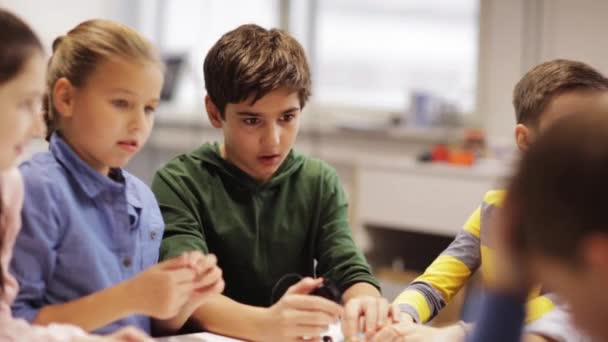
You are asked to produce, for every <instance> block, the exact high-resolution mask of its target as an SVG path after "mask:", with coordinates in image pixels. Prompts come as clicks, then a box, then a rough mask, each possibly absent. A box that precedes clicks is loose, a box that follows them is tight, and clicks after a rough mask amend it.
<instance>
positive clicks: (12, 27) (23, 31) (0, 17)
mask: <svg viewBox="0 0 608 342" xmlns="http://www.w3.org/2000/svg"><path fill="white" fill-rule="evenodd" d="M0 51H1V52H0V84H3V83H5V82H8V81H10V80H11V79H13V78H14V77H16V76H17V75H18V74H19V72H21V70H22V69H23V66H24V65H25V63H26V62H27V61H28V59H29V58H30V57H31V56H32V55H33V54H34V53H42V52H43V49H42V44H41V43H40V40H39V39H38V37H37V36H36V34H35V33H34V31H33V30H32V29H31V28H30V27H29V26H28V25H27V24H26V23H25V22H24V21H23V20H21V19H19V18H18V17H17V16H15V15H14V14H12V13H10V12H8V11H6V10H4V9H1V8H0ZM1 190H2V189H0V195H1V194H2V191H1ZM2 206H3V203H2V198H1V196H0V217H1V215H2ZM0 224H2V222H1V221H0ZM4 234H5V231H4V229H3V228H2V227H1V226H0V251H2V249H3V248H4ZM0 295H4V269H3V267H2V263H0ZM0 298H1V297H0Z"/></svg>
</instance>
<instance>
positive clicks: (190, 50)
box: [140, 0, 279, 108]
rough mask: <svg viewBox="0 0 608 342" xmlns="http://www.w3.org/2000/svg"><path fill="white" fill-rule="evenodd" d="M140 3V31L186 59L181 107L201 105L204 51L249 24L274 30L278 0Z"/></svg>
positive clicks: (180, 87) (179, 98)
mask: <svg viewBox="0 0 608 342" xmlns="http://www.w3.org/2000/svg"><path fill="white" fill-rule="evenodd" d="M142 3H143V4H142V11H143V12H144V13H143V14H142V21H141V26H143V27H141V28H140V29H141V30H142V31H143V32H144V33H148V34H149V35H150V36H153V37H156V42H157V44H158V45H159V46H160V48H161V50H162V51H163V53H165V54H170V55H175V54H178V55H182V56H184V57H186V70H183V71H184V72H182V73H181V75H180V76H181V77H180V82H179V84H178V91H177V92H176V94H177V98H176V99H175V102H177V103H179V106H180V107H182V108H192V107H196V106H197V104H199V105H200V103H202V94H203V90H202V89H203V87H204V81H203V61H204V58H205V56H206V55H207V51H209V49H210V48H211V46H212V45H213V44H214V43H215V42H216V41H217V40H218V39H219V38H220V37H221V36H222V35H223V34H224V33H226V32H228V31H229V30H232V29H235V28H236V27H238V26H239V25H242V24H248V23H255V24H258V25H260V26H263V27H266V28H270V27H276V26H278V20H279V19H278V18H279V16H278V13H279V10H278V6H279V4H278V0H157V2H156V3H154V2H153V1H143V2H142ZM154 6H155V8H154V9H151V8H152V7H154ZM143 7H145V8H143ZM150 18H152V20H150Z"/></svg>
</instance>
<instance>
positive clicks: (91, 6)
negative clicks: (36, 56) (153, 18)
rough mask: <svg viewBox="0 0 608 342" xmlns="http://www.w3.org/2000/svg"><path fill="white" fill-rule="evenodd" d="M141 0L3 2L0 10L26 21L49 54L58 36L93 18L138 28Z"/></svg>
mask: <svg viewBox="0 0 608 342" xmlns="http://www.w3.org/2000/svg"><path fill="white" fill-rule="evenodd" d="M138 4H139V0H129V1H124V0H85V1H74V0H53V1H41V0H0V6H2V7H4V8H7V9H9V10H12V11H13V12H15V13H17V14H18V15H19V16H21V17H22V18H23V19H24V20H26V21H27V22H28V23H29V24H30V25H32V27H33V28H34V30H35V31H36V33H38V35H39V36H40V38H41V39H42V41H43V44H44V45H45V46H46V47H47V52H49V53H50V47H51V44H52V42H53V39H55V38H56V37H57V36H59V35H61V34H65V33H66V32H67V31H68V30H69V29H70V28H72V27H74V26H76V24H78V23H80V22H82V21H84V20H87V19H91V18H105V19H113V20H118V21H121V22H125V23H130V24H131V25H135V24H137V20H138V18H139V16H138V12H137V11H138V10H137V8H138V7H139V5H138Z"/></svg>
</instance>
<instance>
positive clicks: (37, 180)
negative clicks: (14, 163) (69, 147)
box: [19, 152, 63, 188]
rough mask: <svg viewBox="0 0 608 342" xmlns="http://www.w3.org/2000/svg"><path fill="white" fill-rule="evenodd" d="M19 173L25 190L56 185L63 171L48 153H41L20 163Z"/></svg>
mask: <svg viewBox="0 0 608 342" xmlns="http://www.w3.org/2000/svg"><path fill="white" fill-rule="evenodd" d="M19 172H20V173H21V176H22V178H23V183H24V184H25V186H26V188H32V187H53V186H55V185H57V184H58V181H59V180H60V179H61V176H62V173H63V170H62V168H61V166H60V165H59V163H58V162H57V160H56V159H55V158H53V156H52V155H51V154H50V153H49V152H41V153H37V154H35V155H34V156H33V157H32V158H30V159H28V160H26V161H24V162H23V163H21V165H19Z"/></svg>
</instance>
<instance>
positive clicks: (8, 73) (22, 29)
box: [0, 9, 43, 84]
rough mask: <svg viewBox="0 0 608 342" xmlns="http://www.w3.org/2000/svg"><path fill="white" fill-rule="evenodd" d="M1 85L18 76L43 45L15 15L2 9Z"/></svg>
mask: <svg viewBox="0 0 608 342" xmlns="http://www.w3.org/2000/svg"><path fill="white" fill-rule="evenodd" d="M0 51H2V53H1V54H0V84H2V83H4V82H7V81H10V80H11V79H12V78H13V77H15V76H17V75H18V74H19V72H20V71H21V69H22V68H23V65H24V64H25V62H26V61H27V60H28V58H29V57H31V56H32V55H33V54H34V53H36V52H38V53H42V51H43V49H42V44H41V43H40V40H39V39H38V37H37V36H36V34H35V33H34V31H32V29H31V28H30V27H29V26H28V25H27V24H26V23H25V22H23V21H22V20H21V19H19V18H18V17H16V16H15V15H14V14H12V13H10V12H8V11H6V10H3V9H0Z"/></svg>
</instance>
